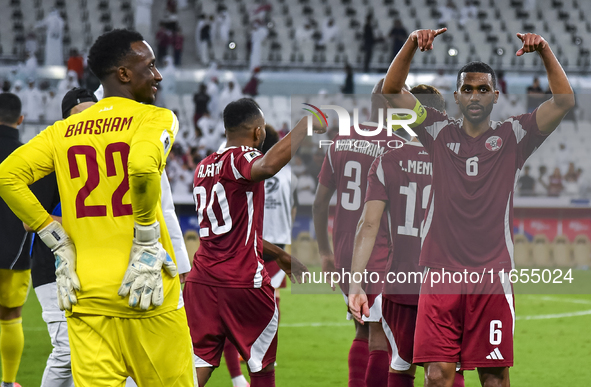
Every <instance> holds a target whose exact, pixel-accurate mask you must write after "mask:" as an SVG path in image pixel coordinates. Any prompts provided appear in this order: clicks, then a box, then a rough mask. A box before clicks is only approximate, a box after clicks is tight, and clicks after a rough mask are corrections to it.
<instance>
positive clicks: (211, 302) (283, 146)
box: [183, 98, 307, 387]
mask: <svg viewBox="0 0 591 387" xmlns="http://www.w3.org/2000/svg"><path fill="white" fill-rule="evenodd" d="M223 118H224V127H225V128H226V138H227V140H228V142H227V144H226V148H224V149H221V150H219V151H218V152H216V153H213V154H211V155H210V156H208V157H206V158H205V159H203V160H202V161H201V162H200V163H199V164H198V165H197V167H196V170H195V179H194V185H193V186H194V188H193V194H194V197H195V204H196V208H197V215H198V219H199V226H200V229H199V237H200V239H201V245H200V246H199V250H197V252H196V253H195V258H194V261H193V269H192V270H191V272H190V273H189V276H188V278H187V283H186V286H185V290H184V292H183V295H184V298H185V303H186V305H187V315H188V320H189V327H190V329H191V337H192V339H193V350H194V353H195V367H196V368H197V377H198V379H199V385H200V386H205V384H206V383H207V381H208V380H209V377H210V376H211V373H212V372H213V369H214V368H215V367H218V366H219V364H220V358H221V355H222V350H223V347H224V341H225V340H226V339H228V340H230V341H231V342H232V344H234V346H235V347H236V349H237V350H238V352H239V353H240V354H241V355H242V358H243V359H244V360H245V361H246V362H247V364H248V368H249V373H250V377H251V379H250V380H251V386H253V387H273V386H275V370H274V362H275V355H276V350H277V327H278V310H277V306H276V304H275V299H274V295H275V289H274V288H273V287H272V286H271V285H270V279H269V276H268V274H267V271H266V270H265V269H264V266H263V254H265V255H266V254H268V255H270V256H271V258H273V259H277V258H278V259H277V262H278V264H279V266H280V267H281V268H282V269H283V270H284V271H285V272H286V273H287V275H293V276H294V277H297V278H301V274H302V273H301V272H302V271H303V270H305V267H304V266H303V265H295V264H294V265H293V267H290V265H291V264H292V263H296V261H295V260H293V261H292V262H289V260H290V256H289V254H287V253H285V252H284V251H283V250H281V249H280V248H278V247H277V246H275V245H273V244H271V243H268V242H266V241H264V240H263V239H262V236H263V214H264V201H265V198H264V180H265V179H267V178H269V177H271V176H273V175H274V174H276V173H277V172H279V171H280V170H281V168H283V167H284V166H285V165H286V164H287V163H288V162H289V160H290V159H291V154H292V150H294V151H295V150H297V148H298V147H299V146H300V144H301V143H302V141H303V140H304V138H305V137H306V131H307V117H306V118H304V119H302V120H301V121H300V122H299V123H298V124H297V125H296V127H295V128H294V129H293V130H292V131H291V132H290V133H289V134H288V135H287V136H285V137H284V138H283V139H282V140H281V141H279V142H278V143H277V144H276V145H275V146H273V147H272V148H271V149H270V150H269V151H268V152H267V153H266V154H265V155H263V154H262V153H261V152H260V149H261V147H262V145H263V142H264V141H265V133H266V132H265V117H264V115H263V112H262V111H261V109H260V108H259V106H258V105H257V103H256V102H255V101H254V100H252V99H250V98H242V99H239V100H237V101H234V102H231V103H230V104H228V106H226V108H225V109H224V113H223Z"/></svg>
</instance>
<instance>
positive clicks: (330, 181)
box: [318, 144, 337, 189]
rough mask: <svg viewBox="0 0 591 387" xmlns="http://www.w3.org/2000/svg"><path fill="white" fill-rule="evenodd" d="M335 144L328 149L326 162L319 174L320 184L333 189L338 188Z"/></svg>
mask: <svg viewBox="0 0 591 387" xmlns="http://www.w3.org/2000/svg"><path fill="white" fill-rule="evenodd" d="M333 158H334V144H332V145H331V146H330V148H328V151H327V152H326V155H325V156H324V161H323V162H322V168H321V169H320V173H319V174H318V182H320V184H322V185H323V186H325V187H327V188H331V189H336V188H337V183H336V181H335V170H334V159H333Z"/></svg>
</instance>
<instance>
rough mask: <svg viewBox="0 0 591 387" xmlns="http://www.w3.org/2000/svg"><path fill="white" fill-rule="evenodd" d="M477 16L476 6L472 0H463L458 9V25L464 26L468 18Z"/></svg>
mask: <svg viewBox="0 0 591 387" xmlns="http://www.w3.org/2000/svg"><path fill="white" fill-rule="evenodd" d="M477 16H478V7H477V6H476V4H474V1H473V0H465V2H464V6H463V7H462V9H461V10H460V21H459V22H460V25H461V26H465V25H466V23H467V22H468V20H471V19H476V17H477Z"/></svg>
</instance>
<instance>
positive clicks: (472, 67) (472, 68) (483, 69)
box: [456, 61, 497, 90]
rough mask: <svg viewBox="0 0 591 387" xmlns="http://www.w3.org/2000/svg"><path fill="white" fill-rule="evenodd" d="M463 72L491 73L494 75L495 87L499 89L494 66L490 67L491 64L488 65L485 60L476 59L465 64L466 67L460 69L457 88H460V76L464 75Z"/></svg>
mask: <svg viewBox="0 0 591 387" xmlns="http://www.w3.org/2000/svg"><path fill="white" fill-rule="evenodd" d="M462 73H485V74H490V76H491V77H492V83H493V88H494V89H495V90H496V89H497V75H496V74H495V71H494V70H493V69H492V67H490V66H489V65H487V64H486V63H484V62H478V61H474V62H470V63H468V64H466V65H464V67H462V68H461V69H460V71H458V78H457V80H456V89H459V88H460V78H461V76H462Z"/></svg>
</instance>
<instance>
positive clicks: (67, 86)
mask: <svg viewBox="0 0 591 387" xmlns="http://www.w3.org/2000/svg"><path fill="white" fill-rule="evenodd" d="M75 87H80V84H79V83H78V74H76V72H75V71H74V70H68V73H67V74H66V78H65V79H62V80H61V81H59V83H58V84H57V91H58V95H59V94H61V95H60V99H61V98H63V96H64V95H65V94H66V93H67V92H68V91H70V90H72V89H73V88H75Z"/></svg>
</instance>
